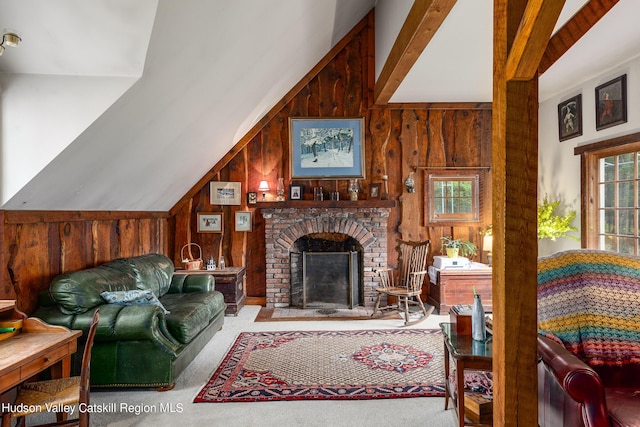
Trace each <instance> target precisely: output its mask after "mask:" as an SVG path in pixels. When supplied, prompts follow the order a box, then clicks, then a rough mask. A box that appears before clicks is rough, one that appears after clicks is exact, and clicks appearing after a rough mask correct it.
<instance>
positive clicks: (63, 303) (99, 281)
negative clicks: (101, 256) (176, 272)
mask: <svg viewBox="0 0 640 427" xmlns="http://www.w3.org/2000/svg"><path fill="white" fill-rule="evenodd" d="M173 269H174V267H173V262H171V260H170V259H169V258H167V257H166V256H164V255H161V254H149V255H142V256H138V257H132V258H120V259H116V260H113V261H110V262H108V263H106V264H103V265H101V266H99V267H96V268H88V269H85V270H79V271H74V272H72V273H65V274H62V275H60V276H58V277H56V278H54V279H53V281H52V282H51V285H50V286H49V292H50V294H51V297H52V299H53V300H54V301H55V302H56V303H57V304H58V306H59V308H60V311H62V312H63V313H65V314H79V313H84V312H85V311H87V310H89V309H91V308H93V307H96V306H98V305H100V304H104V302H105V301H104V299H103V298H102V297H101V296H100V294H101V293H102V292H105V291H107V292H115V291H131V290H136V289H142V290H150V291H152V292H153V293H154V294H155V295H156V296H158V297H159V296H162V295H164V294H165V293H166V292H167V291H168V290H169V286H170V284H171V277H172V276H173Z"/></svg>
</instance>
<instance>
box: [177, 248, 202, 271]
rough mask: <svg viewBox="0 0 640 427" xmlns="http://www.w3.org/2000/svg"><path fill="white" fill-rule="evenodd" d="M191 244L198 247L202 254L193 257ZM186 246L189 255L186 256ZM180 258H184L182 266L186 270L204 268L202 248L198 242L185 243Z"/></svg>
mask: <svg viewBox="0 0 640 427" xmlns="http://www.w3.org/2000/svg"><path fill="white" fill-rule="evenodd" d="M191 245H193V246H197V247H198V250H199V251H200V256H199V257H198V258H193V254H192V253H191ZM185 248H188V250H187V252H188V253H187V255H189V256H188V257H186V258H185V256H184V250H185ZM180 258H181V259H182V266H183V267H184V269H185V270H202V265H203V262H202V248H201V247H200V245H198V244H197V243H187V244H186V245H184V246H183V247H182V250H181V251H180Z"/></svg>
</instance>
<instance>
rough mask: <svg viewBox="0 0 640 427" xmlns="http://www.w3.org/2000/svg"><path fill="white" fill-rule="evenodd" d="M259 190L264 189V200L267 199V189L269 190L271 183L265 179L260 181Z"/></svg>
mask: <svg viewBox="0 0 640 427" xmlns="http://www.w3.org/2000/svg"><path fill="white" fill-rule="evenodd" d="M258 191H262V201H263V202H266V201H267V191H269V183H268V182H267V181H265V180H263V181H260V185H259V186H258Z"/></svg>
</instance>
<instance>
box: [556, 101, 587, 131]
mask: <svg viewBox="0 0 640 427" xmlns="http://www.w3.org/2000/svg"><path fill="white" fill-rule="evenodd" d="M580 135H582V94H580V95H576V96H574V97H573V98H569V99H567V100H566V101H562V102H561V103H560V104H558V136H559V138H560V141H566V140H567V139H571V138H575V137H576V136H580Z"/></svg>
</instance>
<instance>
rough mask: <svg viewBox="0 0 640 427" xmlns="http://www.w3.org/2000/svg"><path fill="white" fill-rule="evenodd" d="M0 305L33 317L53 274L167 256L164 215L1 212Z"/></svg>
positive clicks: (166, 225)
mask: <svg viewBox="0 0 640 427" xmlns="http://www.w3.org/2000/svg"><path fill="white" fill-rule="evenodd" d="M1 212H2V219H3V221H2V228H1V229H2V230H3V233H1V234H0V237H1V238H2V239H1V240H0V242H1V244H2V246H1V248H0V250H1V253H2V255H1V257H0V259H1V260H2V265H3V268H2V273H0V274H1V276H0V279H1V280H2V285H1V286H0V299H17V300H18V303H17V305H18V308H19V309H20V310H22V311H24V312H26V313H32V312H33V311H34V310H35V308H36V306H37V297H38V293H39V292H40V291H43V290H45V289H47V287H48V286H49V283H50V282H51V280H52V279H53V278H54V277H55V276H57V275H58V274H62V273H66V272H70V271H75V270H80V269H83V268H89V267H94V266H98V265H100V264H103V263H105V262H107V261H110V260H112V259H114V258H119V257H127V256H135V255H142V254H147V253H152V252H156V253H163V254H166V255H173V254H169V253H168V249H169V236H170V235H171V234H172V233H171V232H170V230H169V228H168V224H169V221H168V214H166V213H159V212H82V211H73V212H71V211H66V212H64V211H52V212H48V211H1Z"/></svg>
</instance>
